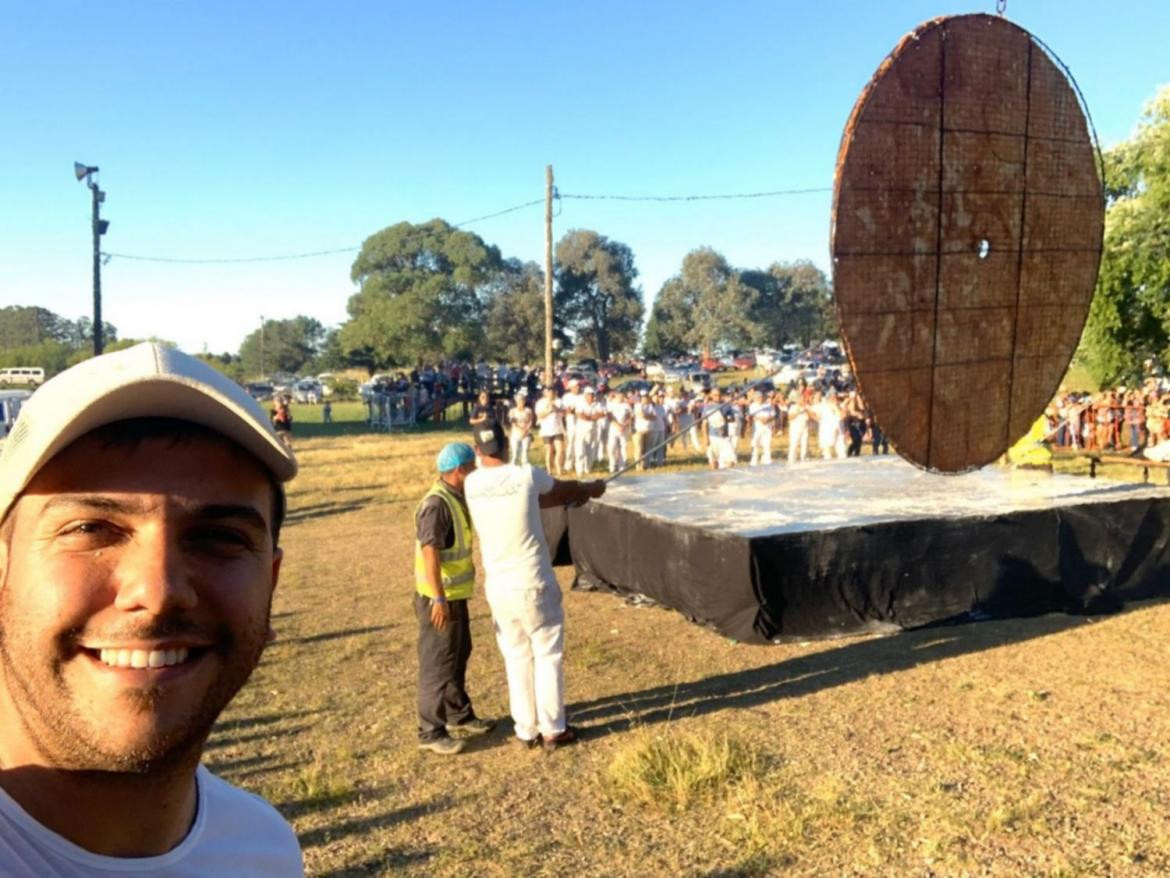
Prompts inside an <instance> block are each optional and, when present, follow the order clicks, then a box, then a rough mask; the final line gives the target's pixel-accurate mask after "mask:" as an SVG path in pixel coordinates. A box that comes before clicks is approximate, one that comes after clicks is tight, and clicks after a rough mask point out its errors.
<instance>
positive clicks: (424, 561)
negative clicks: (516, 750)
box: [414, 442, 496, 756]
mask: <svg viewBox="0 0 1170 878" xmlns="http://www.w3.org/2000/svg"><path fill="white" fill-rule="evenodd" d="M437 465H438V470H439V478H438V479H437V480H436V481H435V483H434V484H433V485H432V486H431V488H430V490H428V491H427V493H426V495H425V496H424V497H423V499H422V502H421V503H420V504H419V507H418V511H417V512H416V513H415V544H414V582H415V596H414V608H415V613H416V615H417V616H418V739H419V748H420V749H422V750H430V751H432V752H434V753H440V754H442V755H444V756H453V755H455V754H456V753H459V752H461V751H462V750H463V745H464V742H463V740H462V739H461V738H453V737H452V736H451V732H462V733H464V734H483V733H485V732H490V731H491V730H492V729H494V728H495V726H496V724H495V722H494V721H492V720H484V719H480V718H479V717H477V716H476V715H475V711H474V710H472V707H471V699H470V698H469V697H468V695H467V688H466V678H467V660H468V658H469V657H470V656H471V628H470V625H469V623H468V615H467V599H468V598H470V597H471V594H472V591H473V590H474V588H475V564H474V562H473V561H472V557H471V538H472V535H473V533H474V531H473V530H472V527H471V517H470V516H469V514H468V512H467V501H466V500H464V498H463V481H464V479H466V478H467V474H468V473H470V472H471V471H472V470H474V469H475V452H474V451H472V450H471V446H469V445H467V444H466V443H464V442H450V443H448V444H447V445H445V446H443V448H442V450H441V451H440V452H439V456H438V459H437Z"/></svg>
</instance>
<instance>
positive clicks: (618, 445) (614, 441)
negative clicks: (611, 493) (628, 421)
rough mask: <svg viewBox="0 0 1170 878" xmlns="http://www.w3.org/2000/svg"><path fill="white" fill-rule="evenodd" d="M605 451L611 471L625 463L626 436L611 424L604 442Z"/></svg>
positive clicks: (614, 471) (616, 469) (615, 470)
mask: <svg viewBox="0 0 1170 878" xmlns="http://www.w3.org/2000/svg"><path fill="white" fill-rule="evenodd" d="M605 452H606V458H607V459H608V460H609V471H610V472H611V473H616V472H617V471H618V470H619V469H621V468H622V467H624V466H625V465H626V437H625V436H623V435H622V431H621V430H619V429H618V428H617V427H615V426H612V425H611V426H610V428H609V437H608V438H607V439H606V442H605Z"/></svg>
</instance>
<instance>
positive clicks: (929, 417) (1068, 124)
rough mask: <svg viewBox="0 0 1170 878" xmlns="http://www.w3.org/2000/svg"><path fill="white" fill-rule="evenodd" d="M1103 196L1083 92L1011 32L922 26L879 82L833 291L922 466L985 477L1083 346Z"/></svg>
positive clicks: (850, 146)
mask: <svg viewBox="0 0 1170 878" xmlns="http://www.w3.org/2000/svg"><path fill="white" fill-rule="evenodd" d="M1103 226H1104V199H1103V193H1102V186H1101V181H1100V179H1099V177H1098V173H1097V167H1096V164H1095V162H1094V150H1093V144H1092V142H1091V140H1090V138H1089V132H1088V128H1087V125H1086V122H1085V116H1084V114H1083V113H1082V111H1081V106H1080V104H1079V102H1078V101H1077V96H1076V94H1075V92H1074V91H1073V89H1072V87H1071V86H1070V84H1069V82H1068V80H1067V79H1066V77H1065V76H1064V74H1063V73H1062V72H1061V71H1060V69H1058V67H1057V66H1056V64H1055V63H1054V62H1053V60H1052V59H1051V58H1050V57H1049V56H1048V54H1047V53H1046V52H1045V51H1044V50H1043V49H1042V48H1041V47H1040V46H1039V45H1038V44H1037V42H1036V41H1035V40H1034V39H1033V38H1032V36H1031V35H1030V34H1029V33H1028V32H1027V31H1025V30H1023V29H1021V28H1019V27H1017V26H1016V25H1014V24H1012V23H1010V22H1008V21H1005V20H1004V19H1002V18H998V17H995V16H989V15H964V16H955V17H948V18H940V19H937V20H934V21H930V22H927V23H925V24H923V25H921V26H920V27H919V28H918V29H917V30H915V31H914V32H913V33H911V34H909V35H908V36H907V37H905V38H904V39H903V40H902V42H901V43H900V44H899V45H898V47H897V48H896V49H895V50H894V51H893V53H892V54H891V55H890V56H889V58H887V59H886V61H885V62H884V63H883V64H882V66H881V67H880V68H879V69H878V71H877V73H876V74H874V77H873V79H872V80H871V81H870V83H869V85H868V86H866V88H865V90H864V91H863V92H862V93H861V96H860V97H859V98H858V100H857V104H856V105H855V106H854V108H853V113H852V115H851V117H850V119H849V122H848V124H847V125H846V128H845V133H844V135H843V137H842V141H841V150H840V154H839V155H838V158H837V169H836V180H835V189H834V198H833V235H832V254H833V279H834V290H835V294H836V298H837V307H838V312H839V316H840V321H841V330H842V334H843V335H844V337H845V341H846V346H847V348H848V351H849V357H850V361H851V363H852V365H853V369H854V371H855V374H856V376H857V380H858V384H859V387H860V389H861V392H862V394H863V396H864V397H865V399H866V401H867V402H868V404H869V406H870V408H871V410H872V411H873V414H874V417H875V418H876V420H877V422H878V423H879V424H880V425H881V427H882V429H883V430H884V431H885V432H886V434H887V435H888V436H889V437H890V440H891V441H892V442H893V443H894V445H895V446H896V447H897V449H898V452H899V453H900V454H901V455H902V456H903V457H905V458H906V459H908V460H910V461H911V462H913V463H915V464H917V465H919V466H922V467H925V468H927V469H930V470H935V471H939V472H962V471H965V470H969V469H972V468H975V467H979V466H982V465H984V464H987V463H990V462H991V461H993V460H995V459H996V458H997V457H999V456H1000V455H1001V454H1002V453H1003V452H1004V451H1005V450H1006V449H1007V448H1009V447H1010V446H1011V445H1012V443H1013V442H1015V441H1016V440H1018V439H1019V438H1020V437H1021V436H1023V435H1024V434H1025V433H1026V432H1027V431H1028V429H1029V427H1031V425H1032V424H1033V423H1034V422H1035V420H1036V418H1037V417H1039V416H1040V415H1041V414H1042V413H1043V411H1044V408H1045V406H1046V405H1047V403H1048V402H1049V400H1050V399H1051V398H1052V395H1053V394H1054V393H1055V391H1056V389H1057V387H1058V386H1059V383H1060V380H1061V378H1062V377H1063V375H1064V373H1065V371H1066V369H1067V368H1068V364H1069V361H1070V359H1071V358H1072V355H1073V351H1074V350H1075V348H1076V346H1077V342H1078V340H1079V339H1080V334H1081V330H1082V328H1083V326H1084V322H1085V318H1086V316H1087V315H1088V310H1089V303H1090V301H1091V300H1092V296H1093V289H1094V286H1095V284H1096V278H1097V269H1098V266H1099V263H1100V258H1101V240H1102V231H1103Z"/></svg>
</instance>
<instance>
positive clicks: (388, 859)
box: [318, 848, 435, 878]
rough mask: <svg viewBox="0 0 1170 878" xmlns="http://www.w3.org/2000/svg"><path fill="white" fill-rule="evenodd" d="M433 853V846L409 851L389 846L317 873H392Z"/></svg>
mask: <svg viewBox="0 0 1170 878" xmlns="http://www.w3.org/2000/svg"><path fill="white" fill-rule="evenodd" d="M434 855H435V851H434V849H433V848H422V849H419V850H410V851H408V850H403V849H402V848H391V849H390V850H387V851H383V852H382V853H380V854H378V855H377V856H373V857H370V858H369V859H368V860H362V861H361V862H360V863H352V864H350V865H348V866H340V867H338V868H336V869H330V870H329V871H328V872H319V873H318V874H319V875H320V876H321V878H346V876H353V875H393V874H395V873H396V872H398V871H399V870H400V869H405V868H406V867H407V866H412V865H415V864H417V863H425V862H426V861H427V860H429V859H431V857H433V856H434Z"/></svg>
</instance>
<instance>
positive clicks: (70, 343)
mask: <svg viewBox="0 0 1170 878" xmlns="http://www.w3.org/2000/svg"><path fill="white" fill-rule="evenodd" d="M102 327H103V329H104V335H105V338H106V340H107V341H113V340H115V339H117V337H118V330H117V329H115V328H114V327H113V326H112V325H111V324H109V323H106V322H105V321H102ZM43 342H59V343H61V344H63V345H65V346H67V347H69V348H84V347H87V346H90V347H92V345H93V321H92V320H91V319H90V318H88V317H79V318H78V319H77V320H69V319H67V318H65V317H62V316H61V315H60V314H55V313H53V312H52V311H50V310H49V309H48V308H42V307H40V306H39V305H9V306H8V307H6V308H0V350H3V349H10V348H18V347H26V346H30V345H38V344H41V343H43Z"/></svg>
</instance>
